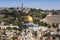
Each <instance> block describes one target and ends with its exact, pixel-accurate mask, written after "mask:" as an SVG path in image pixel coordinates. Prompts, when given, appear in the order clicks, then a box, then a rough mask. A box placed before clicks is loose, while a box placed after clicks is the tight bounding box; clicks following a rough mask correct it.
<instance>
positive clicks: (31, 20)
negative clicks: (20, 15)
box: [24, 15, 33, 22]
mask: <svg viewBox="0 0 60 40" xmlns="http://www.w3.org/2000/svg"><path fill="white" fill-rule="evenodd" d="M24 21H25V22H33V18H32V17H31V16H29V15H28V16H25V18H24Z"/></svg>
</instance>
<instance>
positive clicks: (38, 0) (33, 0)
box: [0, 0, 60, 10]
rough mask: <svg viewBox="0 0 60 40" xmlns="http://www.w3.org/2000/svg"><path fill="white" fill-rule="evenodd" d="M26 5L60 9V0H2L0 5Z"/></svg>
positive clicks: (37, 7)
mask: <svg viewBox="0 0 60 40" xmlns="http://www.w3.org/2000/svg"><path fill="white" fill-rule="evenodd" d="M22 3H23V6H24V7H28V8H36V9H55V10H58V9H60V0H0V7H21V4H22Z"/></svg>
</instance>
